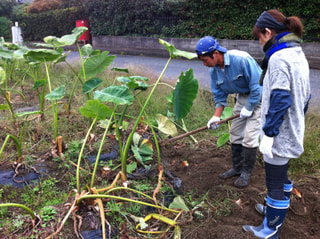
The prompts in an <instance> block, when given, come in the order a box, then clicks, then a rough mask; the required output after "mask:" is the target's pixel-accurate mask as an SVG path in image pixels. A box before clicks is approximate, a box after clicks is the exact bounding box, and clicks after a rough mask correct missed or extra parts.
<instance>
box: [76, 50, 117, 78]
mask: <svg viewBox="0 0 320 239" xmlns="http://www.w3.org/2000/svg"><path fill="white" fill-rule="evenodd" d="M108 53H109V52H108V51H105V52H102V53H101V54H99V55H96V56H93V57H90V58H88V60H86V61H85V63H84V70H85V74H86V78H87V79H89V78H92V77H95V76H96V75H97V74H99V73H101V72H103V71H104V70H105V69H106V68H107V67H108V66H109V65H110V64H111V63H112V62H113V59H114V58H116V56H111V55H108ZM81 77H82V78H84V75H83V71H81Z"/></svg>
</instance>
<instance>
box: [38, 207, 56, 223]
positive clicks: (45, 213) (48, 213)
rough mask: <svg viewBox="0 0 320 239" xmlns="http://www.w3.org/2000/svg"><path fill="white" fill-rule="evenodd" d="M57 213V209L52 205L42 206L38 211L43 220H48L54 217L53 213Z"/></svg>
mask: <svg viewBox="0 0 320 239" xmlns="http://www.w3.org/2000/svg"><path fill="white" fill-rule="evenodd" d="M56 214H57V210H56V209H54V208H53V207H50V206H46V207H43V208H42V210H41V213H40V216H41V218H42V221H43V222H49V221H51V220H54V219H55V215H56Z"/></svg>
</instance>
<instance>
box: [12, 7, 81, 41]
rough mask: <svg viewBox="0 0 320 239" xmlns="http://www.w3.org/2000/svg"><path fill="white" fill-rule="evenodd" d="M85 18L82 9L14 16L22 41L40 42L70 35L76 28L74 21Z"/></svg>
mask: <svg viewBox="0 0 320 239" xmlns="http://www.w3.org/2000/svg"><path fill="white" fill-rule="evenodd" d="M83 18H87V17H86V12H85V10H84V9H83V8H82V9H81V8H68V9H59V10H54V11H48V12H43V13H37V14H31V13H22V14H19V15H17V16H16V19H17V21H18V22H19V26H20V27H21V31H22V37H23V40H24V41H42V40H43V38H44V37H46V36H57V37H61V36H63V35H65V34H70V33H71V32H72V30H73V29H74V28H75V27H76V20H79V19H83Z"/></svg>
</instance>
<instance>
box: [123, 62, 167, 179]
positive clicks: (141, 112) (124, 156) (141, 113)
mask: <svg viewBox="0 0 320 239" xmlns="http://www.w3.org/2000/svg"><path fill="white" fill-rule="evenodd" d="M171 59H172V58H171V57H170V58H169V59H168V61H167V64H166V65H165V67H164V68H163V70H162V72H161V74H160V76H159V78H158V80H157V81H156V83H155V84H154V87H153V88H152V90H151V92H150V94H149V96H148V98H147V99H146V102H145V103H144V106H143V107H142V109H141V111H140V114H139V116H138V118H137V120H136V122H135V124H134V126H133V128H132V131H131V133H130V135H129V137H128V140H127V142H126V146H125V149H124V152H123V155H122V156H121V170H122V173H123V175H124V176H125V177H127V156H128V153H129V148H130V145H131V141H132V138H133V134H134V132H135V130H136V128H137V127H138V124H139V121H140V119H141V117H142V115H143V113H144V111H145V109H146V107H147V105H148V103H149V101H150V99H151V96H152V95H153V93H154V91H155V90H156V87H157V85H158V84H159V82H160V80H161V78H162V76H163V75H164V72H165V71H166V69H167V68H168V65H169V63H170V61H171Z"/></svg>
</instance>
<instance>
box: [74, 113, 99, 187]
mask: <svg viewBox="0 0 320 239" xmlns="http://www.w3.org/2000/svg"><path fill="white" fill-rule="evenodd" d="M97 120H98V118H94V120H93V121H92V124H91V125H90V128H89V130H88V132H87V135H86V137H85V139H84V141H83V143H82V147H81V150H80V153H79V158H78V164H77V190H78V192H80V164H81V158H82V154H83V151H84V147H85V145H86V143H87V140H88V137H89V135H90V132H91V130H92V128H93V126H94V125H95V123H96V122H97Z"/></svg>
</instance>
